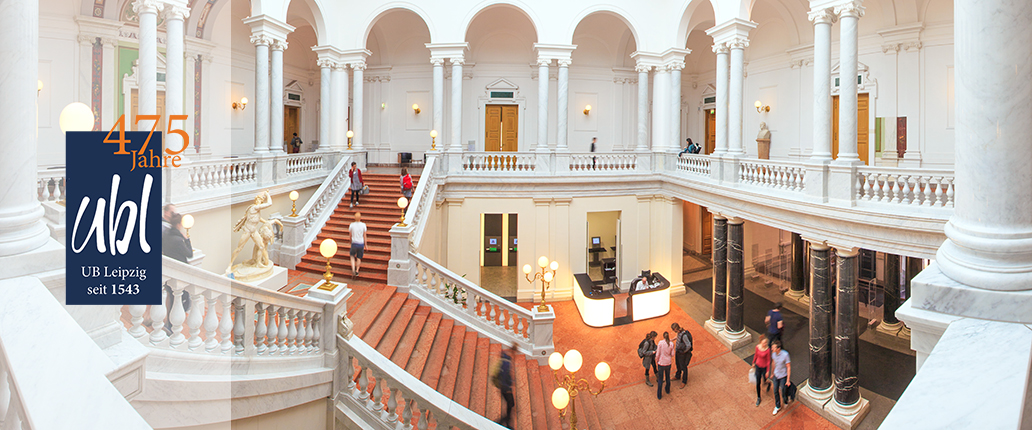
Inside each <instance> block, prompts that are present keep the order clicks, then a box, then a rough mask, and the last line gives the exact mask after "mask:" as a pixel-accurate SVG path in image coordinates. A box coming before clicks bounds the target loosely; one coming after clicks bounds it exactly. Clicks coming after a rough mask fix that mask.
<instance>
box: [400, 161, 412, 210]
mask: <svg viewBox="0 0 1032 430" xmlns="http://www.w3.org/2000/svg"><path fill="white" fill-rule="evenodd" d="M401 195H403V196H405V198H406V199H409V200H412V175H409V172H408V169H406V168H404V167H402V168H401ZM406 207H408V206H407V205H406Z"/></svg>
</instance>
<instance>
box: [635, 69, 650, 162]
mask: <svg viewBox="0 0 1032 430" xmlns="http://www.w3.org/2000/svg"><path fill="white" fill-rule="evenodd" d="M651 68H652V66H647V65H644V64H638V65H637V66H635V67H634V70H635V71H637V72H638V145H637V147H635V148H634V150H635V151H648V150H649V69H651Z"/></svg>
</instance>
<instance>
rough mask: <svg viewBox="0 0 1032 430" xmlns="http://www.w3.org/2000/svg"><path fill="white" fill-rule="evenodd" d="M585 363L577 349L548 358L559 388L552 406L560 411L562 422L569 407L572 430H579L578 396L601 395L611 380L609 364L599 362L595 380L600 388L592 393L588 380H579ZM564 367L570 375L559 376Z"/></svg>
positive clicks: (553, 397)
mask: <svg viewBox="0 0 1032 430" xmlns="http://www.w3.org/2000/svg"><path fill="white" fill-rule="evenodd" d="M583 362H584V359H583V357H581V353H580V352H579V351H577V350H576V349H571V350H569V351H566V355H565V356H564V355H562V354H560V353H558V352H553V353H552V355H550V356H549V357H548V367H551V368H552V373H553V374H554V375H555V385H556V386H558V388H556V389H555V391H553V392H552V406H553V407H555V408H556V409H558V410H559V420H560V421H561V420H563V419H565V417H566V409H567V406H569V412H570V430H577V405H576V402H575V401H576V400H577V395H578V394H580V393H581V392H582V391H583V392H586V393H588V394H590V395H592V396H597V395H599V393H601V392H602V390H604V389H605V388H606V380H607V379H609V375H610V373H611V372H612V369H610V368H609V364H608V363H606V362H604V361H602V362H599V363H598V365H596V366H595V379H598V381H599V387H598V390H597V391H592V390H591V386H590V385H589V384H588V380H587V379H586V378H577V371H578V370H580V368H581V364H583ZM563 367H565V368H566V371H567V372H569V373H567V374H565V375H559V369H560V368H563Z"/></svg>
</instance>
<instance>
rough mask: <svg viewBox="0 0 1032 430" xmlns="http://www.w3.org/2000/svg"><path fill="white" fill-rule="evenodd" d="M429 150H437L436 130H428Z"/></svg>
mask: <svg viewBox="0 0 1032 430" xmlns="http://www.w3.org/2000/svg"><path fill="white" fill-rule="evenodd" d="M430 150H431V151H436V150H437V130H430Z"/></svg>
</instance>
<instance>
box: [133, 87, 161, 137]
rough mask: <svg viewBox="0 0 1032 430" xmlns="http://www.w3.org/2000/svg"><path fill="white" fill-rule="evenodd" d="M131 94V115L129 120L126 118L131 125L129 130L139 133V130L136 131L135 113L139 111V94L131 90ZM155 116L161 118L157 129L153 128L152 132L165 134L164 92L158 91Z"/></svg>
mask: <svg viewBox="0 0 1032 430" xmlns="http://www.w3.org/2000/svg"><path fill="white" fill-rule="evenodd" d="M132 94H133V95H132V97H133V103H132V107H131V108H130V110H131V111H132V112H131V115H130V116H129V118H127V119H128V121H129V122H131V123H132V124H130V125H129V128H130V130H132V131H139V130H137V129H136V113H137V112H138V111H139V110H140V92H139V91H137V90H133V93H132ZM157 114H158V116H159V117H161V119H160V120H159V121H158V127H157V128H155V129H154V130H155V131H160V132H165V131H166V130H167V129H166V128H165V92H164V91H158V111H157ZM143 131H150V130H143Z"/></svg>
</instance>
